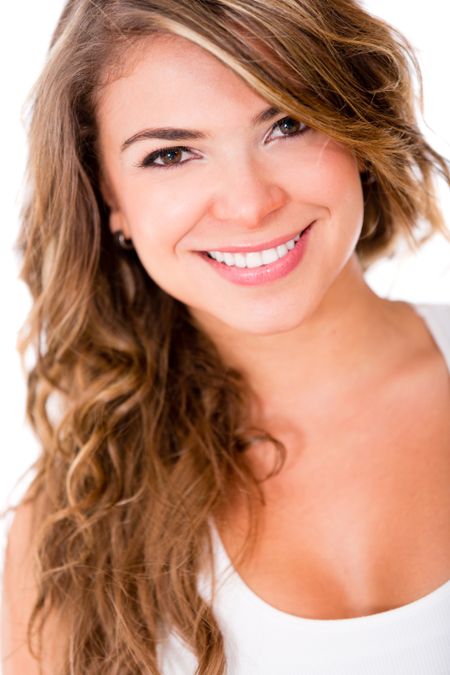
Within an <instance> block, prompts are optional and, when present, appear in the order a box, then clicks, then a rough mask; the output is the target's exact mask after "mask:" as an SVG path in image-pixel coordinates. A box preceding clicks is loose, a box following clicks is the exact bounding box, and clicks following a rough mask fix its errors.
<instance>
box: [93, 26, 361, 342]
mask: <svg viewBox="0 0 450 675" xmlns="http://www.w3.org/2000/svg"><path fill="white" fill-rule="evenodd" d="M136 64H137V65H136ZM126 72H127V74H126V76H124V77H122V78H121V79H117V80H116V81H113V82H112V83H110V84H108V85H107V87H106V88H105V89H104V91H103V92H102V96H101V99H100V101H99V107H98V124H99V133H100V150H101V155H102V157H101V159H102V165H103V178H104V193H105V196H106V198H107V201H108V203H109V205H110V207H111V221H110V226H111V229H112V230H113V231H116V230H119V229H121V230H123V232H124V233H125V235H126V236H127V237H130V238H131V239H132V240H133V244H134V247H135V249H136V252H137V254H138V256H139V258H140V260H141V262H142V264H143V266H144V267H145V269H146V270H147V272H148V274H149V275H150V276H151V277H152V278H153V279H154V281H155V282H156V283H157V284H158V285H159V286H160V287H161V288H162V289H164V290H165V291H166V292H167V293H168V294H170V295H172V296H173V297H175V298H177V299H178V300H180V301H181V302H183V303H185V304H186V305H187V306H188V307H189V308H190V310H191V312H192V313H193V315H194V316H196V317H197V319H198V320H199V321H200V322H201V323H202V324H203V325H204V326H205V327H208V326H210V327H211V329H213V328H214V329H216V330H217V329H220V328H221V327H225V326H227V327H228V328H231V329H235V330H238V331H244V332H248V333H253V334H273V333H277V332H282V331H286V330H290V329H292V328H294V327H295V326H297V325H298V324H299V323H301V321H302V319H303V318H304V317H305V316H307V315H308V314H309V313H310V312H311V311H312V309H313V308H314V307H316V306H317V305H318V303H319V302H320V301H321V300H322V299H323V297H324V296H325V294H326V293H327V291H328V290H329V289H330V288H331V286H332V285H333V283H334V282H335V280H336V279H337V277H338V275H339V274H340V273H341V272H342V271H343V270H344V269H345V266H346V265H347V264H348V263H349V262H350V260H351V258H352V256H355V253H354V249H355V246H356V243H357V241H358V237H359V234H360V231H361V227H362V220H363V195H362V188H361V181H360V177H359V167H358V164H357V161H356V160H355V158H354V156H353V155H352V154H351V153H350V152H349V151H348V150H347V149H345V148H344V147H343V146H342V145H340V144H338V143H336V142H334V141H332V140H331V139H330V138H329V137H328V136H326V135H324V134H323V133H319V132H317V131H315V130H312V129H308V128H306V127H305V125H303V124H302V123H301V121H297V120H294V119H293V118H292V117H287V115H286V112H285V111H283V110H280V111H279V112H277V111H273V110H272V114H271V113H270V112H269V113H267V114H266V115H265V116H264V115H262V113H264V111H267V109H268V108H270V107H271V106H270V105H269V104H268V103H267V101H266V100H265V99H263V98H261V97H260V96H259V95H258V94H256V93H255V92H254V91H253V90H252V89H250V88H249V86H248V85H247V84H246V83H244V81H243V80H241V79H240V78H239V77H238V76H237V75H236V74H234V73H233V72H232V71H231V70H230V69H229V68H227V67H226V66H224V65H223V64H222V63H221V62H219V61H218V60H217V59H216V58H215V57H213V56H212V55H210V54H209V53H208V52H206V51H205V50H203V49H202V48H200V47H198V46H197V45H195V44H193V43H191V42H190V41H188V40H185V39H183V38H179V37H175V36H170V37H168V36H164V37H163V36H158V37H157V38H152V39H149V42H148V48H146V49H145V50H143V52H142V58H141V59H140V60H137V61H135V62H134V64H132V62H131V61H130V69H129V70H128V71H126ZM258 116H259V119H258ZM175 129H183V130H186V131H185V132H184V133H179V132H176V131H174V130H175ZM171 130H172V131H171ZM311 225H312V227H310V229H309V230H308V231H307V232H306V233H305V234H304V235H303V236H302V238H301V239H300V241H299V243H296V242H294V241H293V240H295V238H296V236H297V235H298V234H300V233H301V232H302V231H303V230H305V228H307V227H309V226H311ZM287 242H289V243H288V244H287ZM294 243H295V246H293V244H294ZM242 247H244V248H245V251H244V252H242V251H241V253H239V254H238V255H236V253H237V252H238V250H239V249H242ZM277 247H281V248H277ZM206 251H210V252H214V251H219V252H221V254H222V255H220V254H219V256H216V257H218V258H219V260H213V259H212V258H210V257H208V256H207V254H206V253H205V252H206ZM261 251H262V252H261ZM220 260H222V262H221V261H220ZM242 265H246V267H242ZM224 325H225V326H224Z"/></svg>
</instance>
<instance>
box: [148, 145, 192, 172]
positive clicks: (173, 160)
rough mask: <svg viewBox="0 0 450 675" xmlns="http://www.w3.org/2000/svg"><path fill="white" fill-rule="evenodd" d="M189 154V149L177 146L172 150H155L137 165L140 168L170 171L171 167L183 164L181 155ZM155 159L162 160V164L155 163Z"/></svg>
mask: <svg viewBox="0 0 450 675" xmlns="http://www.w3.org/2000/svg"><path fill="white" fill-rule="evenodd" d="M185 152H187V153H191V154H192V151H191V150H189V148H185V147H181V146H177V147H173V148H164V149H163V150H155V152H152V153H150V155H147V156H146V157H144V159H143V160H142V162H141V163H140V164H139V165H138V166H139V167H141V168H147V167H153V166H157V167H161V168H163V169H170V168H171V167H175V166H179V165H180V164H184V163H185V161H186V160H184V161H183V162H182V161H181V157H182V156H183V153H185ZM157 159H161V160H163V161H162V162H157V161H156V160H157Z"/></svg>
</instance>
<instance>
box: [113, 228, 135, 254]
mask: <svg viewBox="0 0 450 675" xmlns="http://www.w3.org/2000/svg"><path fill="white" fill-rule="evenodd" d="M114 241H115V242H116V244H117V245H118V246H120V248H122V249H124V250H125V251H131V250H132V249H133V248H134V246H133V241H132V239H126V238H125V235H124V233H123V232H122V230H118V232H114Z"/></svg>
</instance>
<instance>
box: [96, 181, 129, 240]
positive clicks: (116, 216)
mask: <svg viewBox="0 0 450 675" xmlns="http://www.w3.org/2000/svg"><path fill="white" fill-rule="evenodd" d="M100 191H101V193H102V197H103V199H104V200H105V203H106V205H107V206H108V208H109V229H110V230H111V232H112V233H113V234H114V233H115V232H118V231H119V230H120V231H121V232H123V233H124V235H125V237H126V238H127V239H129V238H130V233H129V229H128V225H127V222H126V220H125V217H124V215H123V214H122V211H121V210H120V207H119V205H118V202H117V200H116V198H115V196H114V193H113V191H112V189H111V187H110V186H109V184H108V183H107V182H106V181H105V180H102V181H101V182H100Z"/></svg>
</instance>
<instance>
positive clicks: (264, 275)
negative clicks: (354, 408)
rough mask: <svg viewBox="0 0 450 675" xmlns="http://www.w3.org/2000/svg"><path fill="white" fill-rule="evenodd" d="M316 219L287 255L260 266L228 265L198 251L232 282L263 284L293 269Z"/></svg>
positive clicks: (302, 253) (300, 257)
mask: <svg viewBox="0 0 450 675" xmlns="http://www.w3.org/2000/svg"><path fill="white" fill-rule="evenodd" d="M315 222H316V221H314V222H313V223H311V225H309V226H308V227H307V228H306V229H305V230H304V231H303V233H302V236H301V237H300V239H299V240H298V241H297V242H296V244H295V246H294V248H292V249H291V250H290V251H289V252H288V254H287V255H285V256H284V257H283V258H281V259H280V260H275V262H273V263H269V264H268V265H261V267H253V268H247V267H236V266H235V265H233V266H230V267H228V265H225V263H220V262H217V260H214V259H213V258H210V257H209V256H208V255H207V254H206V253H200V255H201V256H202V258H203V260H205V261H206V262H207V263H209V264H210V265H211V267H213V268H214V269H215V270H216V272H218V274H220V275H221V276H222V277H224V278H225V279H228V281H231V282H233V283H234V284H242V285H244V286H257V285H258V284H265V283H267V282H269V281H274V280H275V279H281V278H282V277H285V276H286V275H288V274H289V273H290V272H292V270H294V269H295V268H296V267H297V265H298V264H299V263H300V260H301V259H302V258H303V255H304V253H305V250H306V244H307V242H308V239H309V233H310V231H311V228H312V226H313V225H314V223H315Z"/></svg>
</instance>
